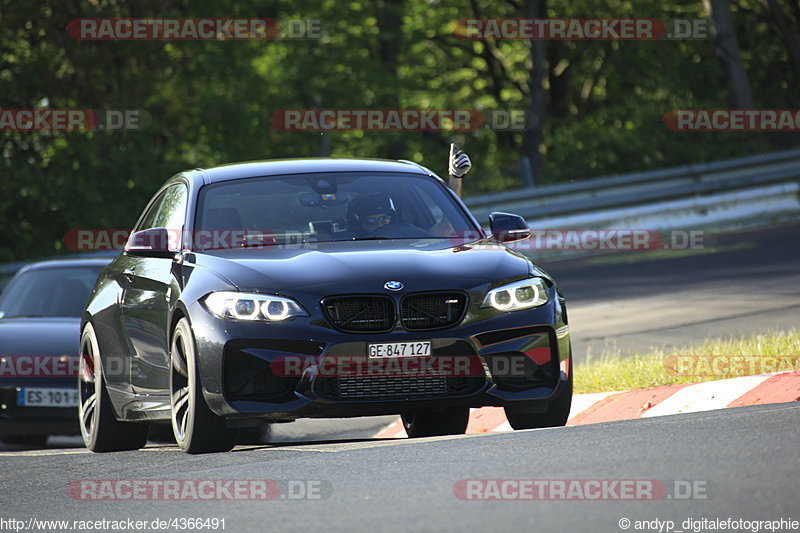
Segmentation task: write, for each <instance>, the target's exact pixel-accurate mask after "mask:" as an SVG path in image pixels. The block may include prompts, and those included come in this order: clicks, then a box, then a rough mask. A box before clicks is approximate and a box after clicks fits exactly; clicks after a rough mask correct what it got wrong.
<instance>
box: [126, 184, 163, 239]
mask: <svg viewBox="0 0 800 533" xmlns="http://www.w3.org/2000/svg"><path fill="white" fill-rule="evenodd" d="M165 193H166V191H164V192H162V193H161V194H159V195H158V198H156V199H155V200H154V201H153V203H152V204H150V207H149V208H148V209H147V211H145V214H144V216H143V217H142V220H141V222H139V224H137V226H136V227H135V228H134V229H133V231H142V230H146V229H150V228H155V227H157V226H156V225H155V221H156V215H157V214H158V211H159V207H160V206H161V202H162V201H163V199H164V194H165Z"/></svg>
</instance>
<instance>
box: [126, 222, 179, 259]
mask: <svg viewBox="0 0 800 533" xmlns="http://www.w3.org/2000/svg"><path fill="white" fill-rule="evenodd" d="M169 244H170V243H169V231H167V228H150V229H146V230H142V231H137V232H134V233H131V236H130V237H129V238H128V242H127V243H126V244H125V253H126V254H128V255H133V256H137V257H172V256H174V255H175V254H176V253H178V251H177V250H170V245H169Z"/></svg>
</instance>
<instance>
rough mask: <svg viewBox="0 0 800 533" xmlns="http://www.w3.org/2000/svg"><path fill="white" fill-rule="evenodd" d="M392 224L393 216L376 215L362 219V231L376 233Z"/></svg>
mask: <svg viewBox="0 0 800 533" xmlns="http://www.w3.org/2000/svg"><path fill="white" fill-rule="evenodd" d="M391 222H392V215H389V214H386V213H375V214H374V215H370V216H368V217H364V218H362V219H361V229H363V230H364V231H375V230H376V229H378V228H380V227H381V226H385V225H386V224H389V223H391Z"/></svg>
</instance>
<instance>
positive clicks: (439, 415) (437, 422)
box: [402, 407, 469, 438]
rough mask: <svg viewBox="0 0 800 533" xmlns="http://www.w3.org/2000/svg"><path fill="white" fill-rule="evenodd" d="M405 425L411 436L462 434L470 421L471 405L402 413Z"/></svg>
mask: <svg viewBox="0 0 800 533" xmlns="http://www.w3.org/2000/svg"><path fill="white" fill-rule="evenodd" d="M402 419H403V426H404V427H405V428H406V433H407V434H408V436H409V437H411V438H417V437H436V436H438V435H462V434H464V432H466V431H467V424H468V423H469V407H448V408H446V409H440V410H437V411H419V412H416V413H407V414H404V415H402Z"/></svg>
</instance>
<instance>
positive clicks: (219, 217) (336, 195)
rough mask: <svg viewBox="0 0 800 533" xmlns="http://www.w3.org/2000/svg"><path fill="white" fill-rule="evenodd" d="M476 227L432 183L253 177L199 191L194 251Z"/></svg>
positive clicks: (396, 178)
mask: <svg viewBox="0 0 800 533" xmlns="http://www.w3.org/2000/svg"><path fill="white" fill-rule="evenodd" d="M479 231H480V230H479V228H477V227H476V226H474V225H473V223H472V222H471V220H470V219H469V218H467V216H466V215H465V213H464V211H463V210H462V209H461V207H460V206H459V205H458V204H457V203H456V202H455V201H454V200H453V198H452V197H451V196H450V195H449V194H448V193H447V192H446V190H445V188H444V186H443V185H442V184H441V183H439V182H438V181H437V180H435V179H432V178H430V177H427V176H421V175H415V174H392V173H366V172H365V173H324V174H306V175H300V176H277V177H266V178H250V179H241V180H236V181H228V182H222V183H217V184H212V185H207V186H206V187H204V188H203V189H202V190H201V191H200V195H199V198H198V207H197V217H196V224H195V245H194V246H193V248H194V249H199V250H210V249H219V248H234V247H240V246H258V245H266V246H274V245H283V244H297V243H308V242H332V241H348V240H378V239H452V238H458V237H459V236H460V237H461V238H464V237H465V236H470V235H471V236H473V239H474V236H476V235H478V232H479Z"/></svg>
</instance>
